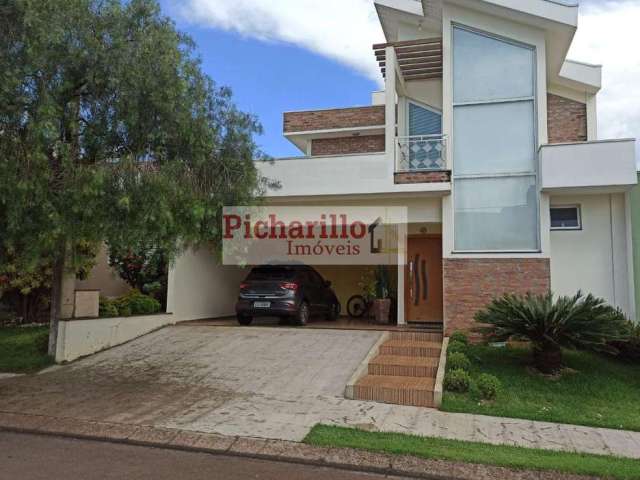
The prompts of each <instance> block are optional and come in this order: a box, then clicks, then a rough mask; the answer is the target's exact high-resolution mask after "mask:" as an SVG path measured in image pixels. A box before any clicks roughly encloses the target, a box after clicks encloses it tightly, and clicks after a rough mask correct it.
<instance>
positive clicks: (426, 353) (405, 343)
mask: <svg viewBox="0 0 640 480" xmlns="http://www.w3.org/2000/svg"><path fill="white" fill-rule="evenodd" d="M441 348H442V342H419V341H415V340H402V339H391V340H387V341H386V342H384V343H383V344H382V345H380V350H379V351H378V353H379V354H380V355H394V356H405V357H435V358H439V357H440V350H441Z"/></svg>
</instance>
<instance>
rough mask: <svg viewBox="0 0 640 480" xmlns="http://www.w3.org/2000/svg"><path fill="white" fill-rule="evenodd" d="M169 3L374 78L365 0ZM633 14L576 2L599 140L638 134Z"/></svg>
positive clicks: (625, 2)
mask: <svg viewBox="0 0 640 480" xmlns="http://www.w3.org/2000/svg"><path fill="white" fill-rule="evenodd" d="M171 3H172V4H173V7H174V10H175V11H176V12H177V13H178V15H180V17H181V18H182V19H184V20H186V21H188V22H191V23H195V24H198V25H202V26H205V27H212V28H219V29H223V30H227V31H234V32H237V33H239V34H241V35H244V36H247V37H251V38H256V39H259V40H263V41H271V42H285V43H288V44H292V45H296V46H298V47H301V48H305V49H307V50H310V51H312V52H314V53H316V54H319V55H322V56H324V57H328V58H331V59H333V60H336V61H338V62H340V63H342V64H344V65H346V66H348V67H350V68H353V69H354V70H356V71H358V72H360V73H361V74H363V75H365V76H366V77H368V78H370V79H372V80H374V81H376V82H378V83H380V82H381V78H380V73H379V70H378V67H377V65H376V62H375V59H374V56H373V52H372V51H371V44H372V43H375V42H378V41H383V38H384V36H383V34H382V29H381V28H380V25H379V22H378V18H377V15H376V13H375V9H374V7H373V1H372V0H182V1H178V0H173V1H172V2H171ZM638 18H640V2H638V1H637V0H607V1H602V0H597V1H593V0H589V1H586V2H583V4H582V6H581V7H580V24H579V28H578V34H577V35H576V38H575V41H574V44H573V46H572V48H571V51H570V53H569V57H570V58H573V59H576V60H582V61H585V62H589V63H602V64H604V69H603V89H602V91H601V93H600V95H599V96H598V98H599V104H598V115H599V117H598V120H599V121H598V123H599V127H600V128H599V136H600V138H616V137H626V136H630V137H636V136H637V137H640V55H638V54H637V51H636V49H637V47H638V45H640V28H638V25H637V23H638ZM639 148H640V146H639ZM639 152H640V150H639ZM639 159H640V156H639Z"/></svg>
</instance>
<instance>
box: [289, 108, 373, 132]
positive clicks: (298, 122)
mask: <svg viewBox="0 0 640 480" xmlns="http://www.w3.org/2000/svg"><path fill="white" fill-rule="evenodd" d="M384 110H385V107H384V105H375V106H371V107H354V108H334V109H331V110H312V111H307V112H287V113H285V114H284V132H285V133H286V132H306V131H309V130H328V129H333V128H350V127H371V126H376V125H384V118H385V114H384Z"/></svg>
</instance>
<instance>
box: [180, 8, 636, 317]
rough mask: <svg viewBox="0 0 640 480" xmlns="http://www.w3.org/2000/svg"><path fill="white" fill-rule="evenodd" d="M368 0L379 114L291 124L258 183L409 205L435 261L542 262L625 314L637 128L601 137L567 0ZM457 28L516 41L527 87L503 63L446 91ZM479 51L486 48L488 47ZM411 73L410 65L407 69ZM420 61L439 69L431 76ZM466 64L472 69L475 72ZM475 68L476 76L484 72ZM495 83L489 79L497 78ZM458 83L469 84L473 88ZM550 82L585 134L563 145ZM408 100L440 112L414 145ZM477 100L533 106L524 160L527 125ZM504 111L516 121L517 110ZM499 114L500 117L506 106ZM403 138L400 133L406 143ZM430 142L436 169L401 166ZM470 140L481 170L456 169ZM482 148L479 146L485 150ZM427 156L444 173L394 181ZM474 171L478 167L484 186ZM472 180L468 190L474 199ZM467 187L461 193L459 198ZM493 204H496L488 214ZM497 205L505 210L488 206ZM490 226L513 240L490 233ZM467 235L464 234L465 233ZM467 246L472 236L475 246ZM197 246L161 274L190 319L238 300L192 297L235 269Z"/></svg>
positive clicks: (295, 198) (309, 196)
mask: <svg viewBox="0 0 640 480" xmlns="http://www.w3.org/2000/svg"><path fill="white" fill-rule="evenodd" d="M374 3H375V5H376V9H377V12H378V16H379V18H380V21H381V24H382V28H383V31H384V33H385V36H386V40H387V42H388V43H387V44H384V45H381V46H377V47H376V55H377V56H378V60H381V61H382V62H384V64H383V65H382V66H383V67H384V69H385V72H386V78H385V90H384V91H380V92H375V93H374V94H373V95H372V105H378V106H384V109H385V117H386V121H385V125H371V126H366V125H365V126H363V125H358V126H357V127H356V126H354V127H344V128H329V129H324V130H323V129H322V128H318V129H316V130H309V131H296V132H294V134H289V138H290V139H291V140H292V141H293V142H294V143H295V144H296V145H298V146H299V147H300V148H301V150H302V152H301V153H302V156H301V157H299V158H289V159H276V160H275V161H273V162H271V163H262V162H261V163H259V164H257V167H258V169H259V172H260V173H261V174H262V175H263V176H265V177H267V178H269V179H273V180H278V181H279V182H280V188H278V189H274V190H271V191H269V192H267V200H268V201H269V202H272V203H275V204H289V205H305V204H308V205H327V204H337V205H339V204H350V203H354V204H363V205H367V204H368V205H372V204H374V203H378V204H380V203H381V202H383V203H393V204H400V205H402V204H406V205H408V206H409V207H410V208H409V217H410V225H409V228H408V231H409V232H410V233H411V232H414V233H416V232H425V231H427V230H428V231H430V232H433V231H436V232H437V233H438V234H441V236H442V256H443V258H444V260H445V261H446V260H447V259H538V260H548V261H549V262H550V265H551V278H550V286H551V289H552V291H554V292H555V293H558V294H574V293H575V292H576V291H577V290H579V289H580V290H583V291H584V292H590V293H594V294H595V295H598V296H602V297H604V298H605V299H607V300H608V301H609V302H611V303H612V304H613V305H615V306H618V307H620V308H621V309H623V311H624V312H626V313H627V314H628V315H629V316H632V317H633V316H634V312H635V304H634V303H635V302H634V296H633V295H632V294H631V293H632V292H633V289H634V285H633V271H632V269H631V267H629V265H630V264H631V263H632V262H631V257H632V247H631V242H630V229H631V227H630V221H629V213H628V211H629V204H628V201H627V197H628V195H627V192H628V191H629V189H630V188H631V187H632V186H633V185H635V184H636V183H637V179H636V173H635V170H636V163H635V151H634V145H635V143H634V140H607V141H599V139H598V133H597V100H596V99H597V93H598V91H599V89H600V87H601V67H600V66H596V65H589V64H584V63H580V62H575V61H571V60H568V59H566V52H567V51H568V49H569V47H570V44H571V41H572V39H573V37H574V34H575V31H576V28H577V18H578V7H577V5H573V4H571V3H570V2H556V1H547V0H443V1H442V2H416V1H414V0H375V2H374ZM440 4H441V7H440ZM456 31H465V32H470V34H471V35H472V36H473V35H476V36H477V37H478V39H481V40H482V41H488V42H489V43H490V44H492V45H494V46H496V51H497V52H498V51H501V49H502V50H505V49H506V50H509V49H511V50H514V49H515V50H514V52H515V53H514V52H511V53H509V52H507V53H506V55H512V54H513V55H516V57H517V58H525V57H526V58H528V57H527V55H525V54H524V53H523V54H522V55H520V56H518V55H519V54H518V53H517V51H516V50H517V49H518V48H520V49H521V50H522V52H525V53H526V52H530V55H531V57H530V59H531V62H530V64H527V66H522V68H524V69H526V68H530V69H531V73H532V76H531V78H530V85H531V91H530V92H528V93H526V94H517V95H515V94H514V96H515V97H517V98H511V97H510V96H509V92H510V91H512V90H513V91H516V90H517V88H516V86H514V85H511V84H510V83H509V82H510V81H513V82H516V77H518V75H513V76H509V75H506V76H504V77H503V78H500V79H499V81H498V80H496V79H495V78H493V77H490V76H488V77H487V78H488V80H487V82H488V83H489V85H487V84H484V83H483V82H482V81H481V80H478V81H477V85H478V89H479V90H481V89H484V90H486V92H485V93H484V96H485V97H486V98H483V96H482V95H478V98H472V99H471V100H468V99H466V100H465V99H461V98H459V96H458V97H457V96H456V89H459V88H460V82H461V80H460V78H464V75H463V76H462V77H460V76H459V78H458V80H456V71H455V68H456V67H455V58H454V52H455V51H456V42H457V41H459V40H456V38H455V37H456V34H455V33H454V32H456ZM420 39H422V40H424V39H436V40H438V39H439V42H438V44H441V46H442V48H441V60H440V62H441V63H440V64H439V65H438V59H435V60H436V61H435V62H434V58H433V54H431V53H425V55H426V56H427V57H429V58H427V59H420V58H416V59H415V60H411V59H410V58H413V57H416V55H413V57H412V55H411V53H410V52H411V51H412V50H411V48H408V47H409V46H410V45H412V44H411V42H413V41H416V40H420ZM492 42H493V43H492ZM419 43H420V42H418V43H414V44H413V45H418V44H419ZM423 43H425V42H423ZM426 43H428V42H426ZM422 46H423V47H424V49H425V52H429V51H431V50H433V48H430V47H429V45H428V44H427V45H426V46H425V45H422ZM415 50H416V49H415V48H414V49H413V51H415ZM483 51H486V49H485V48H484V47H483ZM522 52H521V53H522ZM496 55H498V54H497V53H496ZM408 58H409V60H408ZM496 58H498V57H496ZM514 58H515V57H514ZM471 60H474V59H473V58H472V59H471ZM420 62H422V63H420ZM412 63H413V64H419V67H413V68H414V70H412V65H411V64H412ZM509 64H510V63H509V62H498V61H496V64H495V65H496V66H497V65H500V66H501V68H504V66H505V65H509ZM523 65H524V64H523ZM416 68H423V69H424V70H421V72H422V71H424V72H427V74H426V75H423V76H420V75H417V76H416V74H415V69H416ZM438 68H441V70H438ZM458 68H459V67H458ZM478 68H480V67H478ZM483 68H486V66H485V67H483ZM515 68H516V69H517V68H520V67H515ZM407 71H412V72H413V75H411V73H407ZM430 72H437V73H438V74H437V75H428V73H430ZM472 73H473V74H474V75H476V74H478V72H477V71H473V72H472ZM520 73H521V72H520ZM423 77H424V78H423ZM494 77H495V76H494ZM478 78H482V75H480V77H478ZM522 78H524V77H522ZM456 82H458V83H456ZM491 82H494V83H495V88H494V89H493V90H492V89H491V87H492V85H493V84H491ZM522 85H524V84H522ZM522 85H520V86H519V87H518V88H520V89H521V90H522V88H525V89H526V85H525V86H524V87H523V86H522ZM527 85H529V84H527ZM466 88H467V90H468V91H469V90H473V86H466ZM549 94H551V95H554V96H557V97H561V98H562V99H564V100H567V101H571V102H574V103H576V104H577V105H581V106H584V111H585V115H584V117H585V118H586V127H585V132H584V138H581V139H580V140H579V141H573V142H571V143H568V144H562V145H559V144H558V142H557V141H555V142H554V144H552V145H549V139H550V138H552V139H553V138H555V136H554V135H553V134H554V133H556V132H550V131H549V125H550V122H551V124H552V125H553V121H554V119H553V118H551V116H550V115H548V113H549V111H548V110H549V106H548V95H549ZM472 97H473V95H472ZM518 102H519V103H518ZM411 105H415V106H418V107H420V108H423V109H425V110H427V111H429V112H432V113H435V114H437V115H440V116H441V129H440V131H439V132H438V135H425V134H423V136H424V137H426V136H429V137H434V139H432V138H429V139H428V140H424V139H423V140H416V141H415V142H414V143H411V142H412V140H411V139H410V138H409V139H407V137H414V136H415V137H418V135H414V134H413V133H412V132H413V130H414V128H413V127H412V123H411V122H414V121H415V120H411V118H413V117H410V109H411V108H412V107H411ZM487 105H496V107H495V110H496V111H497V112H498V114H495V115H503V113H501V112H500V109H503V110H506V109H507V106H508V107H509V108H510V107H511V106H513V105H518V106H520V107H522V108H521V109H530V111H531V112H532V113H531V115H532V117H531V118H530V119H529V120H530V125H529V124H527V125H528V127H527V129H528V130H527V132H528V133H529V134H530V135H529V137H530V139H531V149H530V151H529V150H527V152H529V153H530V155H531V156H530V158H529V157H527V158H526V159H525V160H526V162H524V160H522V159H518V158H517V157H518V155H521V152H522V151H524V150H523V148H524V149H525V150H526V148H529V144H528V143H527V144H526V145H525V144H524V143H523V142H525V143H526V142H528V141H529V140H527V139H526V138H525V136H522V138H520V137H518V138H516V137H517V135H519V134H520V133H521V132H522V130H523V127H522V125H520V124H516V125H508V126H509V127H510V128H504V127H501V128H497V127H490V125H491V123H490V122H491V121H493V120H494V118H493V117H491V115H494V114H492V113H487V112H489V110H490V109H489V108H482V107H485V106H487ZM471 106H477V107H478V108H477V114H478V115H479V116H478V117H475V118H476V120H475V122H476V125H477V132H474V131H473V129H469V126H468V125H467V127H466V128H467V130H466V132H467V133H465V134H464V135H462V138H460V137H461V134H460V133H459V132H460V129H461V125H462V120H461V119H460V118H462V116H461V115H458V117H456V111H458V112H461V111H463V110H464V109H465V108H466V107H471ZM503 107H504V108H503ZM456 109H457V110H456ZM468 110H470V108H469V109H468ZM513 110H514V111H515V110H517V109H515V108H514V109H513ZM527 111H529V110H527ZM514 115H515V114H514ZM456 118H458V119H457V120H456ZM514 118H518V119H526V115H525V116H522V115H520V116H515V117H514ZM529 120H526V121H527V122H528V121H529ZM501 121H502V122H503V123H502V125H504V124H505V122H504V118H502V120H501ZM520 121H521V120H518V122H520ZM522 121H525V120H522ZM471 125H473V123H471ZM496 125H500V123H499V122H498V123H496ZM511 127H513V128H511ZM518 128H519V129H520V130H518ZM554 128H555V127H554ZM478 132H481V133H482V135H480V133H478ZM514 132H515V133H514ZM519 132H520V133H519ZM373 134H375V135H384V137H385V146H386V147H385V151H384V152H363V153H353V152H350V153H348V154H347V153H344V154H337V155H329V156H312V155H310V153H311V148H310V145H311V142H312V141H313V139H314V138H315V139H326V138H340V137H345V138H347V137H356V136H362V135H373ZM402 142H409V143H407V144H405V145H403V144H402ZM416 142H417V143H416ZM420 142H422V143H420ZM430 142H431V143H433V142H440V144H441V145H439V150H438V151H440V152H441V155H442V158H441V159H440V158H439V159H437V160H438V162H439V163H438V162H434V163H433V165H435V164H436V163H438V168H437V169H435V168H434V167H433V166H427V167H424V166H421V167H420V168H416V167H415V166H414V165H412V164H411V162H409V166H408V167H407V166H406V165H405V166H404V167H403V168H400V167H401V163H400V161H399V157H400V155H402V154H403V155H405V156H406V155H408V158H410V159H412V158H413V159H415V158H416V156H418V155H419V154H418V153H411V147H413V146H416V145H417V147H423V146H424V144H427V143H430ZM490 142H493V145H495V148H496V152H498V153H499V155H502V157H504V158H506V159H507V163H508V156H507V157H505V152H507V154H508V152H509V150H508V148H512V149H513V151H514V152H516V153H514V157H513V162H514V165H515V162H520V164H521V165H523V167H522V168H520V167H518V166H517V165H516V166H514V165H506V166H505V165H498V166H496V165H489V163H490V160H491V159H490V158H489V162H488V161H487V159H486V157H490V155H487V153H486V147H487V145H488V144H489V145H490ZM518 142H520V143H518ZM505 145H506V146H505ZM523 145H524V147H523ZM407 146H408V147H409V148H407ZM440 147H441V148H440ZM403 148H404V150H403ZM456 149H458V150H457V151H456ZM474 149H475V150H477V152H478V154H477V155H478V158H482V162H485V164H483V165H481V168H480V170H478V171H477V172H476V171H472V170H469V169H468V168H467V169H466V170H465V169H464V168H463V167H464V166H465V165H468V164H469V162H471V163H472V162H473V161H475V160H476V159H474V158H473V155H474ZM483 149H485V150H483ZM403 152H404V153H403ZM407 152H409V153H407ZM461 152H463V153H461ZM482 152H484V153H483V154H484V157H481V153H482ZM527 155H528V154H527ZM502 157H501V158H502ZM504 158H502V160H504ZM456 159H458V160H456ZM456 161H457V162H458V164H457V165H456ZM478 162H480V160H478ZM487 162H488V163H487ZM503 163H504V162H503ZM520 164H518V165H520ZM430 168H431V169H434V170H438V171H445V172H448V173H450V174H451V175H452V180H451V181H449V180H448V179H447V180H442V179H441V180H436V181H433V180H429V181H417V182H406V181H402V182H401V181H398V174H399V173H402V174H403V175H404V174H407V175H408V176H409V177H410V175H411V174H412V173H420V174H424V173H425V171H427V173H428V170H429V169H430ZM414 170H416V171H415V172H414ZM418 170H419V172H418ZM403 178H404V177H403ZM407 178H408V177H407ZM438 178H440V177H438ZM482 178H486V179H487V181H486V182H485V184H483V183H482V181H481V179H482ZM509 178H511V179H513V182H512V183H511V184H510V183H509V182H508V181H507V179H509ZM518 179H526V180H522V181H520V180H518ZM489 180H492V181H493V183H492V181H489ZM518 181H520V183H519V184H520V185H523V187H522V188H525V187H524V186H525V185H526V186H527V187H526V188H528V189H529V190H530V192H529V190H528V192H529V193H527V194H526V195H525V193H523V192H520V194H518V192H517V191H516V190H515V189H514V187H513V185H516V184H518ZM465 182H466V183H465ZM469 185H473V186H474V187H473V188H474V190H469ZM491 185H495V187H493V188H492V187H491ZM465 188H467V191H466V192H465ZM469 191H471V192H475V195H476V198H477V201H474V198H473V193H472V194H470V193H469ZM465 195H466V196H467V199H466V200H464V201H463V197H464V196H465ZM494 197H495V199H494ZM408 199H410V200H408ZM492 202H495V204H494V203H492ZM501 202H502V203H501ZM525 203H526V204H530V205H531V209H528V210H527V209H522V207H523V204H525ZM461 205H462V206H461ZM556 205H579V207H580V212H581V214H582V229H581V230H553V231H552V229H551V217H550V208H551V207H553V206H556ZM476 206H477V207H478V209H483V210H484V213H485V214H486V215H487V218H489V219H490V221H496V223H495V224H496V225H502V226H501V227H500V228H485V231H484V232H480V230H478V228H480V227H482V226H483V225H482V224H483V222H482V220H478V219H477V218H476V219H474V218H473V215H475V214H474V213H473V212H474V207H476ZM510 208H513V210H514V212H523V213H522V215H527V216H528V217H527V218H529V219H530V220H531V221H530V222H529V223H526V222H524V223H523V221H522V218H521V215H520V214H517V215H514V216H513V223H512V224H509V222H508V218H509V217H508V215H507V214H508V210H509V209H510ZM518 208H519V210H518ZM465 209H466V210H465ZM463 211H466V212H468V213H467V214H468V215H469V218H471V220H473V221H467V222H466V223H465V222H463V221H461V220H460V219H461V218H462V214H461V213H460V212H463ZM469 212H470V213H469ZM532 212H533V214H532ZM492 213H493V214H495V215H494V216H493V217H492V216H491V214H492ZM499 215H502V216H503V217H501V218H497V216H499ZM534 220H535V221H534ZM474 222H475V223H474ZM500 222H502V223H500ZM470 225H471V226H470ZM427 226H428V228H427ZM474 228H475V229H476V230H474ZM527 228H529V229H531V228H534V229H535V231H532V232H528V233H530V235H529V236H528V237H527V238H526V239H525V240H526V242H525V241H523V240H522V239H523V238H524V237H523V235H524V234H523V235H521V236H520V237H518V235H515V234H514V233H518V234H522V231H521V230H523V229H527ZM510 229H511V231H510ZM482 235H485V236H488V237H492V238H486V239H482V240H483V241H484V243H482V242H480V241H479V239H480V237H481V236H482ZM500 235H503V236H505V237H509V238H506V239H504V238H502V239H501V238H498V237H499V236H500ZM463 238H464V239H466V241H465V242H463V241H461V239H463ZM523 242H524V243H523ZM476 244H477V245H479V247H478V248H473V247H474V245H476ZM207 255H208V254H205V253H198V254H189V255H187V256H185V257H184V258H182V259H180V260H179V261H178V263H177V265H176V267H175V269H174V271H173V274H172V280H171V281H172V285H173V293H172V294H171V296H170V299H171V300H170V304H171V305H172V309H173V312H174V313H176V314H179V315H182V313H181V312H184V315H186V318H203V317H205V316H215V315H226V314H228V313H230V312H231V307H232V305H231V304H225V303H224V300H223V297H225V296H226V297H225V298H228V299H234V298H235V293H234V291H233V288H232V287H229V289H226V290H224V291H220V292H215V293H214V292H211V295H210V296H207V298H206V299H202V298H199V295H202V292H203V291H204V290H206V288H207V287H206V286H203V285H211V284H213V282H216V281H218V280H219V279H220V278H224V279H225V281H228V282H229V283H230V284H232V286H233V287H235V285H236V284H237V282H239V279H240V277H242V275H243V272H241V271H234V272H231V273H230V272H228V271H226V270H223V269H222V267H217V266H216V264H215V261H214V260H213V258H212V257H210V256H207ZM405 263H406V259H405V258H399V265H398V319H399V321H400V323H402V321H403V318H404V313H405V312H404V305H403V301H404V289H405V286H404V274H403V272H404V268H405ZM219 285H222V283H220V284H219ZM218 294H219V295H218Z"/></svg>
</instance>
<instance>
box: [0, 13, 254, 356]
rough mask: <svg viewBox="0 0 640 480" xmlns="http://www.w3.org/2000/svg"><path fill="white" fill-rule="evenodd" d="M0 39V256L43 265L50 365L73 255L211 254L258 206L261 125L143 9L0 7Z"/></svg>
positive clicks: (186, 41)
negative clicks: (226, 229) (203, 250)
mask: <svg viewBox="0 0 640 480" xmlns="http://www.w3.org/2000/svg"><path fill="white" fill-rule="evenodd" d="M0 31H1V32H2V35H0V75H1V77H0V232H1V238H0V241H1V242H2V244H3V249H0V252H1V251H6V250H10V249H13V251H15V252H17V254H18V255H19V262H18V263H20V264H22V265H37V264H38V263H39V259H41V258H43V256H46V255H51V254H52V253H51V252H54V253H53V257H54V260H53V268H52V284H51V287H52V288H51V290H52V293H51V316H50V317H51V329H50V340H49V351H50V353H52V354H53V353H54V351H55V341H56V336H57V325H58V323H57V319H58V316H59V309H60V296H61V291H60V290H61V283H62V282H61V280H62V277H63V275H64V272H65V271H72V270H73V269H75V267H76V266H75V265H74V262H75V260H74V259H75V257H76V255H75V254H74V245H77V244H78V242H80V241H82V242H87V243H91V244H97V243H99V242H101V241H106V242H107V243H108V244H109V245H112V246H114V247H115V248H117V249H124V248H127V247H128V246H131V245H140V244H143V243H151V244H153V245H155V246H157V247H158V248H161V249H162V250H163V251H164V252H165V253H166V254H167V255H168V258H170V259H171V258H174V256H175V255H176V254H177V253H178V252H179V251H180V249H181V248H184V246H185V245H188V244H192V243H202V242H207V243H211V244H213V245H215V244H216V242H218V241H219V238H220V227H221V221H220V217H221V207H222V206H223V205H229V204H249V203H252V202H253V201H254V200H255V198H256V196H259V195H260V190H261V187H262V181H261V179H260V177H259V175H258V174H257V171H256V169H255V167H254V160H264V159H265V157H264V155H263V154H262V153H261V152H260V151H259V149H258V148H257V146H256V144H255V142H254V140H253V137H254V135H255V134H257V133H259V132H260V125H259V123H258V122H257V121H256V119H255V118H254V117H253V116H251V115H248V114H246V113H243V112H241V111H239V110H238V109H237V108H236V107H235V106H234V104H233V102H232V100H231V93H230V91H229V90H228V89H226V88H219V87H217V86H216V85H215V84H214V83H213V81H212V80H211V79H210V78H208V77H207V76H206V75H204V74H203V73H202V71H201V68H200V62H199V59H198V58H197V56H196V55H195V53H194V44H193V42H192V40H191V39H190V38H189V37H187V36H185V35H184V34H182V33H180V32H178V31H176V29H175V26H174V24H173V23H172V22H171V21H170V20H169V19H167V18H165V17H163V16H162V14H161V12H160V8H159V6H158V4H157V3H156V1H155V0H130V1H120V0H0ZM5 262H7V259H6V258H0V264H3V263H5Z"/></svg>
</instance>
